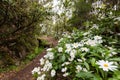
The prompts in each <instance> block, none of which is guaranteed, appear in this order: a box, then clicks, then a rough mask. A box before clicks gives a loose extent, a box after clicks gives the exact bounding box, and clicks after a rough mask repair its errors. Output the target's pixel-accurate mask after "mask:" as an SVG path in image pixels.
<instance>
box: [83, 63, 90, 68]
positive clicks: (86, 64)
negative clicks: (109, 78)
mask: <svg viewBox="0 0 120 80" xmlns="http://www.w3.org/2000/svg"><path fill="white" fill-rule="evenodd" d="M84 65H85V67H86V68H87V69H88V70H90V67H89V64H88V63H87V62H84Z"/></svg>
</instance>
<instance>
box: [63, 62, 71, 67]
mask: <svg viewBox="0 0 120 80" xmlns="http://www.w3.org/2000/svg"><path fill="white" fill-rule="evenodd" d="M69 64H70V62H64V63H63V64H62V66H65V65H69Z"/></svg>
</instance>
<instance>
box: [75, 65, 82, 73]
mask: <svg viewBox="0 0 120 80" xmlns="http://www.w3.org/2000/svg"><path fill="white" fill-rule="evenodd" d="M76 69H77V71H76V72H77V73H78V72H80V70H82V67H81V66H80V65H77V66H76Z"/></svg>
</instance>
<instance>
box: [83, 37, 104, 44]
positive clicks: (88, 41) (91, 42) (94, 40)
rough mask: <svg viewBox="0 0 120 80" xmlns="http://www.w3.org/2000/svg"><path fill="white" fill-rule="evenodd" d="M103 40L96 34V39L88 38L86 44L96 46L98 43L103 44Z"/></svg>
mask: <svg viewBox="0 0 120 80" xmlns="http://www.w3.org/2000/svg"><path fill="white" fill-rule="evenodd" d="M102 42H103V40H102V37H101V36H94V39H88V40H87V41H86V42H85V44H87V45H90V46H96V45H97V44H101V43H102Z"/></svg>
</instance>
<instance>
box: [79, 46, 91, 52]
mask: <svg viewBox="0 0 120 80" xmlns="http://www.w3.org/2000/svg"><path fill="white" fill-rule="evenodd" d="M81 51H85V52H88V51H89V49H88V48H86V47H82V48H81Z"/></svg>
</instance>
